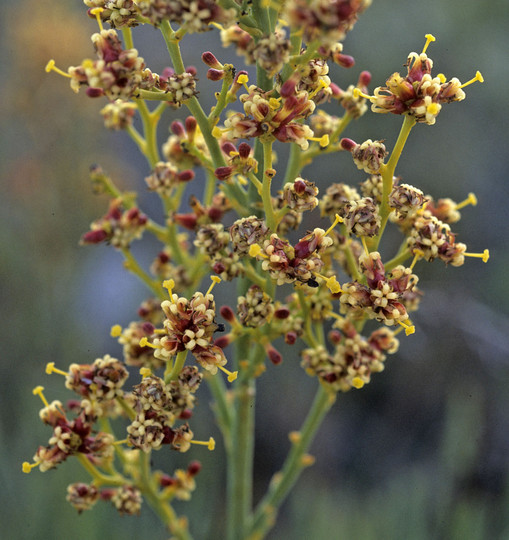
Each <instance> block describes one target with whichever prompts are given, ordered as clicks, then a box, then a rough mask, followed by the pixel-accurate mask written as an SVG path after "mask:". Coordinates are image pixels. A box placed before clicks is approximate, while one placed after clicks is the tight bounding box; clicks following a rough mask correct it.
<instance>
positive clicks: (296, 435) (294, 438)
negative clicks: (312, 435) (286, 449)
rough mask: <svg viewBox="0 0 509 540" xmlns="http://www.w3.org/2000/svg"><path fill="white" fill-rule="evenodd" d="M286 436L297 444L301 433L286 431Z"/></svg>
mask: <svg viewBox="0 0 509 540" xmlns="http://www.w3.org/2000/svg"><path fill="white" fill-rule="evenodd" d="M288 438H289V439H290V442H292V443H293V444H297V443H298V442H299V441H300V440H301V439H302V434H301V432H300V431H290V433H288Z"/></svg>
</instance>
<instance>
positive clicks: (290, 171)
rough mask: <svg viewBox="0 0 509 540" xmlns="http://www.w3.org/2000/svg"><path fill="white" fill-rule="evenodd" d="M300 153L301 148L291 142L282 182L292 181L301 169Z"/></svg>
mask: <svg viewBox="0 0 509 540" xmlns="http://www.w3.org/2000/svg"><path fill="white" fill-rule="evenodd" d="M301 154H302V150H301V148H300V146H299V145H297V144H295V143H293V144H292V145H291V146H290V157H289V158H288V163H287V165H286V173H285V179H284V183H285V184H286V183H287V182H293V181H294V180H295V179H296V178H297V176H299V173H300V171H301V169H302V164H301Z"/></svg>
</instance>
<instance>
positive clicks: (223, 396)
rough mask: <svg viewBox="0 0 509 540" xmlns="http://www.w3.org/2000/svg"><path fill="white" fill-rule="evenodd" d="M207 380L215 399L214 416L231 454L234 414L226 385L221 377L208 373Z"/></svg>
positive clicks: (227, 449)
mask: <svg viewBox="0 0 509 540" xmlns="http://www.w3.org/2000/svg"><path fill="white" fill-rule="evenodd" d="M205 380H206V381H207V384H208V387H209V389H210V392H211V394H212V397H213V398H214V406H213V410H214V414H215V417H216V419H217V423H218V425H219V427H220V429H221V433H222V435H223V441H224V445H225V448H226V451H227V452H228V453H229V452H230V451H231V428H232V412H231V410H230V404H229V403H228V401H227V392H228V391H227V389H226V384H225V382H224V380H223V378H222V377H221V376H220V375H211V374H210V373H208V372H206V373H205Z"/></svg>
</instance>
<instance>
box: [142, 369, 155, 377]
mask: <svg viewBox="0 0 509 540" xmlns="http://www.w3.org/2000/svg"><path fill="white" fill-rule="evenodd" d="M140 375H141V376H142V377H143V378H145V377H152V370H151V369H150V368H148V367H142V368H140Z"/></svg>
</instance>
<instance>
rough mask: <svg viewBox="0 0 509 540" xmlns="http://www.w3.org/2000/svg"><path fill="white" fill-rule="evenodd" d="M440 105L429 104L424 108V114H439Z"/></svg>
mask: <svg viewBox="0 0 509 540" xmlns="http://www.w3.org/2000/svg"><path fill="white" fill-rule="evenodd" d="M440 108H441V107H440V105H439V104H438V103H430V104H429V105H428V106H427V107H426V112H427V113H429V114H432V115H436V114H438V113H439V112H440Z"/></svg>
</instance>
